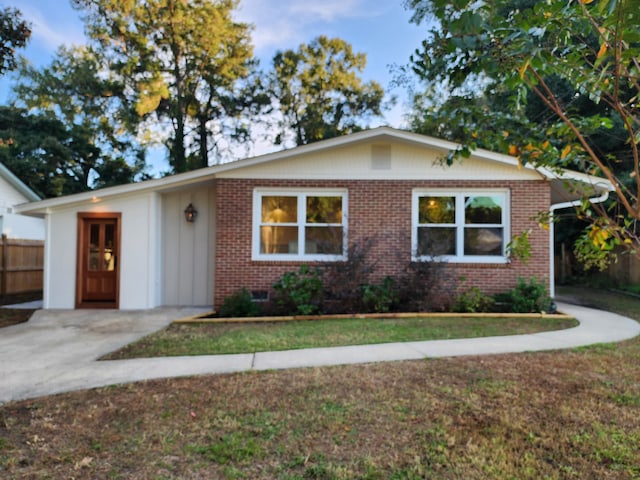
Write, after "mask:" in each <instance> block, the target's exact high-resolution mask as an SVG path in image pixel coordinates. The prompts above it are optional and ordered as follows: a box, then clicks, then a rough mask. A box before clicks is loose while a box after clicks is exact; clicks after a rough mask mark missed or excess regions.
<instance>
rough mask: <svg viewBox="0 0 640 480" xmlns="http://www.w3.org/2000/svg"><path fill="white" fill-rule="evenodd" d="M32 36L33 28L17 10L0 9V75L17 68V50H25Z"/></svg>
mask: <svg viewBox="0 0 640 480" xmlns="http://www.w3.org/2000/svg"><path fill="white" fill-rule="evenodd" d="M30 36H31V27H30V26H29V24H28V23H27V22H25V21H24V20H23V19H22V14H21V13H20V11H19V10H17V9H15V8H10V7H5V8H2V9H0V75H4V74H5V73H7V72H9V71H11V70H15V68H16V67H17V65H18V64H17V61H16V48H24V47H25V46H26V45H27V40H28V39H29V37H30Z"/></svg>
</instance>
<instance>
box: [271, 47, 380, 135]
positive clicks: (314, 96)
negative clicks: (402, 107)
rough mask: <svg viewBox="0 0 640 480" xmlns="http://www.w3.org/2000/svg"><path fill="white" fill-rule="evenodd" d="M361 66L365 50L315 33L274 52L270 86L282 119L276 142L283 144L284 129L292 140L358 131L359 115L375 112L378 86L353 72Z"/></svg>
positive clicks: (357, 71)
mask: <svg viewBox="0 0 640 480" xmlns="http://www.w3.org/2000/svg"><path fill="white" fill-rule="evenodd" d="M365 65H366V55H365V54H363V53H354V52H353V50H352V47H351V45H350V44H349V43H347V42H345V41H344V40H341V39H339V38H328V37H325V36H320V37H317V38H316V39H314V40H313V41H312V42H310V43H309V44H303V45H300V47H299V48H298V49H297V50H287V51H284V52H278V53H277V54H276V55H275V57H274V59H273V67H274V70H273V74H272V75H271V88H272V90H273V94H274V97H275V99H276V100H277V101H278V104H279V106H280V111H281V113H282V116H283V121H282V122H281V125H280V127H281V130H282V133H281V134H280V135H279V136H278V138H277V139H276V143H278V144H280V143H285V142H286V138H287V137H288V134H289V132H290V131H292V132H293V137H294V139H293V140H294V142H295V144H296V145H303V144H307V143H311V142H315V141H318V140H323V139H327V138H332V137H336V136H339V135H345V134H347V133H351V132H354V131H358V130H360V129H361V128H362V127H361V126H360V122H361V121H362V120H363V119H365V118H367V117H369V116H372V115H374V116H379V115H381V103H382V97H383V94H384V92H383V90H382V87H381V86H380V85H379V84H378V83H377V82H374V81H371V82H368V83H364V82H363V81H362V79H361V78H360V77H359V76H358V74H360V73H362V72H363V71H364V68H365Z"/></svg>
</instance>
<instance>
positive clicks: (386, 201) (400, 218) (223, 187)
mask: <svg viewBox="0 0 640 480" xmlns="http://www.w3.org/2000/svg"><path fill="white" fill-rule="evenodd" d="M261 187H282V188H344V189H345V190H347V192H348V219H349V223H348V240H349V243H350V244H352V243H353V242H356V241H358V239H365V238H376V239H377V241H376V243H375V245H374V247H373V250H372V255H374V256H375V257H376V259H377V261H378V263H377V267H378V269H377V274H379V275H380V276H385V275H390V276H394V275H396V274H398V273H399V272H400V271H401V269H402V268H404V267H405V266H406V264H407V263H408V262H409V261H410V259H411V207H412V205H411V202H412V191H413V189H415V188H450V189H470V190H471V189H481V188H507V189H509V190H510V199H511V207H510V215H511V219H510V223H511V235H512V236H513V235H517V234H520V233H521V232H522V231H524V230H529V229H530V230H531V236H530V237H529V240H530V242H531V245H532V257H531V258H530V259H529V261H528V262H527V263H526V264H523V263H521V262H519V261H518V260H514V261H513V262H512V263H508V264H464V263H462V264H460V263H457V264H454V263H451V264H448V265H447V267H446V268H447V269H451V270H450V271H451V272H452V275H450V278H454V279H458V278H460V277H462V276H464V277H465V278H466V282H465V285H469V286H471V285H476V286H478V287H479V288H480V289H481V290H482V291H483V292H484V293H487V294H492V293H497V292H500V291H505V290H508V289H510V288H512V287H513V286H514V285H515V283H516V281H517V279H518V277H524V278H527V279H528V278H530V277H536V278H537V279H544V280H546V281H547V282H548V279H549V234H548V232H547V231H546V230H542V229H541V228H539V226H538V225H537V223H536V221H535V220H532V218H533V217H535V216H537V215H538V214H539V213H540V212H545V211H548V209H549V204H550V189H549V184H548V182H546V181H544V180H539V181H395V180H389V181H370V180H359V181H356V180H350V181H311V180H295V181H292V180H245V179H216V217H217V227H216V245H215V252H216V253H215V255H216V263H215V264H216V271H215V298H214V304H215V306H216V307H219V306H220V305H221V304H222V302H223V300H224V298H225V297H227V296H229V295H231V294H233V293H234V292H236V291H237V290H239V289H241V288H247V289H248V290H269V289H270V287H271V285H272V284H273V283H274V282H275V281H276V280H277V279H278V278H280V277H281V276H282V275H283V274H284V273H285V272H287V271H291V270H297V269H298V268H299V266H300V265H301V263H302V262H280V261H252V260H251V249H252V245H251V242H252V228H253V227H252V208H253V191H254V189H255V188H261ZM307 263H308V262H307Z"/></svg>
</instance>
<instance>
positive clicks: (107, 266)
mask: <svg viewBox="0 0 640 480" xmlns="http://www.w3.org/2000/svg"><path fill="white" fill-rule="evenodd" d="M115 233H116V227H115V225H105V226H104V268H103V270H107V271H109V272H112V271H114V270H115V266H116V265H115V257H114V256H113V244H114V240H115Z"/></svg>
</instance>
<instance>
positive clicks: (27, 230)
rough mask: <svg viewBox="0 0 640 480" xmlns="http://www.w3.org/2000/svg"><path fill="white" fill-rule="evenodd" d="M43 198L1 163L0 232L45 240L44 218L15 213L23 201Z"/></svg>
mask: <svg viewBox="0 0 640 480" xmlns="http://www.w3.org/2000/svg"><path fill="white" fill-rule="evenodd" d="M38 200H41V199H40V197H39V196H38V195H36V193H35V192H34V191H33V190H31V189H30V188H29V187H27V186H26V185H25V184H24V183H22V181H21V180H20V179H19V178H18V177H16V176H15V175H14V174H13V173H11V171H10V170H9V169H8V168H7V167H5V166H4V165H3V164H1V163H0V232H1V233H2V235H6V236H7V238H20V239H24V240H44V237H45V232H44V220H43V219H41V218H34V217H27V216H25V215H19V214H17V213H14V207H15V206H16V205H20V204H21V203H28V202H37V201H38Z"/></svg>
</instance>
